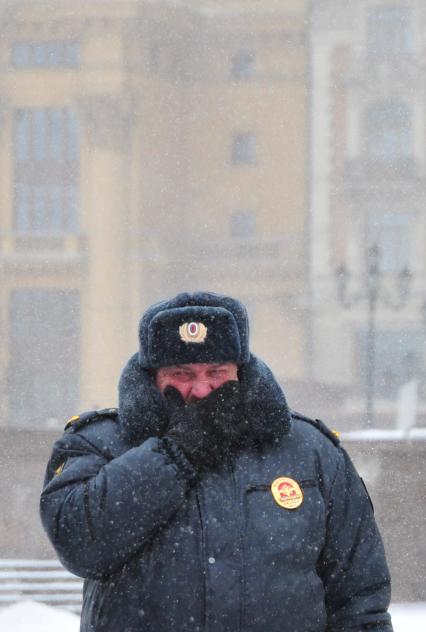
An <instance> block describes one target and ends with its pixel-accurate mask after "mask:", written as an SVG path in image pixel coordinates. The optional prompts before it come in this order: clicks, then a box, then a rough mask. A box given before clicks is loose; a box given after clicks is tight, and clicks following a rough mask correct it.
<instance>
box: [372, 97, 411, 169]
mask: <svg viewBox="0 0 426 632" xmlns="http://www.w3.org/2000/svg"><path fill="white" fill-rule="evenodd" d="M364 133H365V140H366V150H367V155H368V157H369V159H370V160H371V161H375V162H376V163H379V164H382V165H388V166H390V165H397V164H398V163H401V162H403V161H407V159H408V158H410V156H411V111H410V109H409V107H408V106H407V105H406V104H405V103H401V102H399V101H383V102H379V103H375V104H374V105H372V106H370V107H369V108H368V109H367V111H366V115H365V125H364Z"/></svg>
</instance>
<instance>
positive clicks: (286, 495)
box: [271, 476, 303, 509]
mask: <svg viewBox="0 0 426 632" xmlns="http://www.w3.org/2000/svg"><path fill="white" fill-rule="evenodd" d="M271 492H272V495H273V497H274V498H275V501H276V502H277V503H278V505H279V506H280V507H284V508H285V509H297V508H298V507H300V505H301V504H302V503H303V492H302V490H301V489H300V486H299V484H298V483H296V481H294V480H293V479H292V478H287V477H286V476H280V478H276V479H275V480H274V482H273V483H272V485H271Z"/></svg>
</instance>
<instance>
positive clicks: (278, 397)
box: [118, 353, 291, 446]
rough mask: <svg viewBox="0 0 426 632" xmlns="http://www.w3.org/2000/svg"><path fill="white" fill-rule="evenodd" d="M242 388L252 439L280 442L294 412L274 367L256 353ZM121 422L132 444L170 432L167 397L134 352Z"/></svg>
mask: <svg viewBox="0 0 426 632" xmlns="http://www.w3.org/2000/svg"><path fill="white" fill-rule="evenodd" d="M239 378H240V383H241V390H242V393H243V397H244V400H245V410H246V414H247V418H248V421H249V427H250V433H251V439H252V442H253V443H254V444H257V445H259V446H261V445H263V444H270V443H273V442H276V441H278V440H279V439H280V438H281V437H282V436H283V435H285V434H287V433H288V432H289V430H290V426H291V413H290V410H289V408H288V405H287V401H286V398H285V395H284V393H283V391H282V390H281V388H280V386H279V385H278V383H277V382H276V380H275V378H274V376H273V374H272V372H271V370H270V369H269V368H268V367H267V366H266V364H264V363H263V362H262V361H261V360H259V359H258V358H256V357H255V356H254V355H252V354H251V355H250V361H249V362H248V363H247V364H244V365H243V366H242V367H241V368H240V370H239ZM118 390H119V411H118V414H119V422H120V424H121V428H122V432H123V434H124V435H125V437H126V439H127V440H128V441H129V442H130V443H131V444H132V445H139V444H140V443H141V442H143V441H145V440H146V439H148V438H149V437H153V436H156V437H161V436H162V435H163V434H165V432H166V431H167V427H168V414H167V408H166V400H165V398H164V397H163V396H162V394H161V393H160V392H159V391H158V389H157V388H156V386H155V383H154V378H153V375H152V374H151V372H150V371H149V370H147V369H143V368H142V367H141V366H140V364H139V360H138V354H137V353H135V354H134V355H133V356H132V357H131V358H130V360H129V361H128V363H127V365H126V366H125V367H124V369H123V372H122V374H121V377H120V382H119V387H118Z"/></svg>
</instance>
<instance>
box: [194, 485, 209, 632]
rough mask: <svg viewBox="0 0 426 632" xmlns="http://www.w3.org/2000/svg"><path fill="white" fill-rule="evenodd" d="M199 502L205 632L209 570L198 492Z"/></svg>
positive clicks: (205, 625) (205, 628)
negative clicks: (207, 567) (207, 568)
mask: <svg viewBox="0 0 426 632" xmlns="http://www.w3.org/2000/svg"><path fill="white" fill-rule="evenodd" d="M195 498H196V502H197V511H198V519H199V521H200V534H201V567H202V574H203V612H204V626H203V629H204V630H205V632H208V618H207V570H206V542H205V534H204V525H203V513H202V511H201V501H200V497H199V495H198V493H196V494H195Z"/></svg>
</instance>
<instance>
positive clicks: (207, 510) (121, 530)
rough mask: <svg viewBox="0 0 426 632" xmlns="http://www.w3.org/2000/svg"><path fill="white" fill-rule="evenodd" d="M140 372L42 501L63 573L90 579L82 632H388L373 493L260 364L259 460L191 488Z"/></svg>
mask: <svg viewBox="0 0 426 632" xmlns="http://www.w3.org/2000/svg"><path fill="white" fill-rule="evenodd" d="M136 363H137V360H136V356H135V357H134V358H132V359H131V361H130V362H129V365H128V368H127V371H126V370H125V371H124V373H123V376H122V379H121V382H120V407H119V412H118V416H117V415H116V414H113V412H112V413H111V414H110V415H108V413H106V414H98V415H96V414H95V415H93V414H92V415H87V416H84V415H83V416H82V417H81V418H80V419H79V420H77V421H76V423H74V424H71V425H70V427H69V428H68V429H67V430H66V431H65V433H64V435H63V436H62V438H61V439H59V440H58V441H57V442H56V444H55V446H54V450H53V454H52V458H51V460H50V461H49V465H48V468H47V474H46V481H45V487H44V490H43V493H42V497H41V516H42V521H43V525H44V527H45V529H46V531H47V533H48V535H49V537H50V540H51V541H52V543H53V545H54V547H55V549H56V551H57V553H58V556H59V558H60V559H61V561H62V563H63V564H64V565H65V566H66V567H67V568H68V569H69V570H70V571H71V572H73V573H75V574H77V575H80V576H81V577H84V578H85V579H86V581H85V585H84V600H83V611H82V618H81V632H171V631H172V630H175V631H176V632H239V631H241V632H361V631H364V630H370V631H377V632H378V631H379V630H380V631H383V632H391V631H392V625H391V623H390V617H389V615H388V614H387V607H388V605H389V597H390V579H389V572H388V568H387V565H386V561H385V555H384V551H383V545H382V541H381V538H380V534H379V532H378V529H377V526H376V523H375V520H374V516H373V511H372V506H371V503H370V500H369V497H368V494H367V493H366V491H365V489H364V487H363V484H362V482H361V480H360V478H359V476H358V474H357V473H356V471H355V469H354V467H353V465H352V463H351V461H350V459H349V457H348V455H347V454H346V452H345V451H344V450H343V449H342V448H341V447H340V446H339V445H335V443H334V442H332V441H331V440H330V438H329V437H327V436H325V434H323V433H322V432H320V431H319V430H318V429H317V428H315V427H314V426H313V425H312V424H310V423H307V422H306V421H304V420H303V419H301V418H299V417H298V416H297V415H294V414H292V413H291V411H290V410H289V408H288V407H287V403H286V400H285V397H284V395H283V393H282V391H281V389H280V388H279V386H278V385H277V383H276V382H275V380H274V378H273V376H272V373H271V372H270V371H269V369H268V368H267V367H266V366H265V365H264V364H263V363H262V362H261V361H260V360H258V359H256V358H255V357H254V356H252V358H251V361H250V364H248V365H245V367H244V368H243V369H242V371H241V385H242V389H243V392H244V394H245V397H246V400H247V403H248V409H250V410H251V411H252V413H251V414H255V415H256V419H255V423H254V424H253V425H252V427H253V432H255V433H256V445H255V447H252V448H250V449H245V450H242V451H239V452H238V453H237V454H235V459H234V460H233V463H232V464H230V465H227V464H224V465H223V466H222V467H221V468H219V469H216V470H215V471H211V472H207V473H204V474H203V475H202V476H201V477H195V473H194V471H193V469H192V467H191V465H190V464H189V462H188V461H187V460H186V458H185V457H184V455H183V453H181V452H180V451H179V450H178V449H177V447H176V448H175V449H173V450H171V449H170V444H169V445H167V446H166V445H165V444H166V443H167V440H165V439H163V438H162V434H163V433H164V432H165V430H166V427H167V419H166V415H165V406H164V400H163V397H162V396H161V394H160V393H159V392H158V391H157V390H156V389H155V386H154V384H153V382H152V378H151V376H150V375H149V373H148V372H146V371H144V370H142V369H140V370H138V368H137V366H136ZM250 405H251V406H250ZM277 421H278V422H279V426H278V425H277ZM277 427H280V428H281V430H280V432H278V433H277V432H276V429H277ZM271 428H274V432H271ZM282 476H285V477H289V478H291V479H293V480H295V481H297V482H298V484H299V485H300V487H301V489H302V491H303V502H302V504H301V505H300V506H299V507H297V508H296V509H287V508H285V507H282V506H280V505H279V504H278V503H277V502H276V501H275V500H274V497H273V495H272V493H271V483H272V482H273V481H274V480H276V479H277V478H279V477H282Z"/></svg>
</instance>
